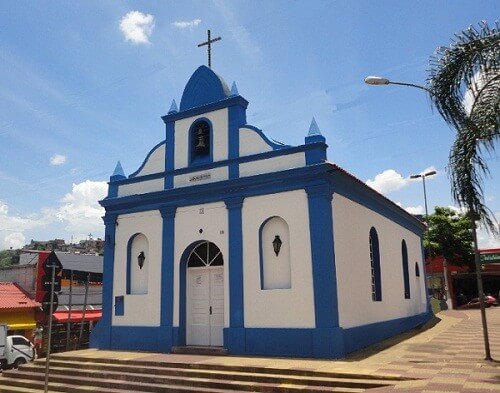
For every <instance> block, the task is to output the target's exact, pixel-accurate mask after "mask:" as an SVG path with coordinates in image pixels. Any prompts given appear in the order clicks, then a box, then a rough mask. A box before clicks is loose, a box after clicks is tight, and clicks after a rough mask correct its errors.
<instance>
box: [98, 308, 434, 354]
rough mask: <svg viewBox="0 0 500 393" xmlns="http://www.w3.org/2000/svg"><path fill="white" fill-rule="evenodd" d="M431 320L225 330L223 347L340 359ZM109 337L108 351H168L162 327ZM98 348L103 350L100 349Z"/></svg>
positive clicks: (122, 330) (129, 329) (120, 329)
mask: <svg viewBox="0 0 500 393" xmlns="http://www.w3.org/2000/svg"><path fill="white" fill-rule="evenodd" d="M431 317H432V313H429V312H425V313H422V314H417V315H413V316H410V317H404V318H398V319H393V320H390V321H383V322H377V323H372V324H369V325H363V326H357V327H353V328H348V329H343V328H340V327H336V328H329V329H328V328H323V329H318V328H311V329H293V328H291V329H290V328H224V346H225V347H226V348H228V350H229V353H230V354H231V355H258V356H293V357H305V358H325V359H338V358H342V357H345V356H346V355H347V354H348V353H350V352H354V351H356V350H358V349H361V348H364V347H367V346H369V345H371V344H374V343H377V342H379V341H382V340H384V339H386V338H389V337H392V336H394V335H396V334H399V333H403V332H405V331H408V330H411V329H414V328H417V327H418V326H421V325H423V324H425V323H426V322H427V321H429V319H430V318H431ZM99 323H100V322H99ZM97 326H99V324H98V325H97ZM97 326H96V327H95V328H94V330H93V331H92V334H91V336H92V335H93V334H94V331H95V330H96V329H97ZM179 330H180V327H179V328H177V327H174V328H172V329H171V331H172V335H173V337H174V338H176V337H179V336H180V334H179ZM110 336H111V337H112V340H111V341H110V345H109V347H108V348H112V349H119V350H129V351H130V350H138V351H152V352H168V351H167V350H165V345H164V344H163V340H164V339H165V332H164V328H163V327H161V326H160V327H149V326H113V327H112V328H111V334H110ZM131 337H133V339H131ZM176 341H177V342H178V341H180V340H174V342H175V345H178V344H177V342H176ZM99 348H101V349H103V347H101V346H99Z"/></svg>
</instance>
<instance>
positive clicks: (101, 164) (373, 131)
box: [0, 0, 500, 248]
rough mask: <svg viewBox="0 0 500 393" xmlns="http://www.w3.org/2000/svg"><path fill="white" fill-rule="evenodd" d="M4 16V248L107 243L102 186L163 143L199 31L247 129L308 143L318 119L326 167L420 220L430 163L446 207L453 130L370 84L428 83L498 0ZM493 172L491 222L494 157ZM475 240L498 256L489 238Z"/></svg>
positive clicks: (491, 14) (0, 151)
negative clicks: (36, 242)
mask: <svg viewBox="0 0 500 393" xmlns="http://www.w3.org/2000/svg"><path fill="white" fill-rule="evenodd" d="M495 9H496V10H497V12H495ZM133 11H138V12H140V13H141V14H129V13H130V12H133ZM127 14H128V15H129V16H128V18H126V19H125V22H124V23H122V24H121V22H122V21H123V20H124V17H126V15H127ZM0 17H1V20H2V21H3V24H2V26H1V27H0V86H1V88H0V248H2V247H6V246H12V245H14V246H16V245H17V244H19V243H21V242H23V241H24V240H26V241H29V240H30V239H32V238H35V239H49V238H54V237H62V238H65V239H67V240H70V239H71V237H72V236H73V237H74V239H80V238H82V237H84V236H85V235H86V234H88V233H89V232H92V233H93V234H94V235H95V236H99V235H102V233H103V226H102V223H101V222H100V220H99V216H100V215H102V211H101V210H100V208H99V206H98V205H97V204H96V200H97V199H99V198H102V196H103V195H104V194H105V192H106V184H105V181H106V180H107V179H108V178H109V175H110V174H111V172H112V171H113V168H114V165H115V164H116V161H117V160H121V162H122V164H123V167H124V169H125V171H126V172H127V173H128V174H130V173H132V172H133V171H135V170H136V169H137V168H138V166H139V165H140V164H141V162H142V160H143V159H144V157H145V155H146V154H147V152H148V151H149V150H150V148H151V147H152V146H154V145H155V144H156V143H158V142H159V141H161V140H162V139H164V132H165V130H164V125H163V123H162V121H161V119H160V116H162V115H164V114H166V112H167V110H168V108H169V106H170V102H171V100H172V99H173V98H175V99H176V100H177V102H179V101H180V97H181V95H182V90H183V88H184V85H185V83H186V82H187V80H188V78H189V76H190V75H191V74H192V72H193V71H194V70H195V69H196V68H197V67H198V66H199V65H200V64H205V62H206V50H205V49H204V48H203V49H202V48H197V44H198V43H199V42H202V41H204V40H205V39H206V30H207V29H208V28H210V29H211V30H212V32H213V34H214V35H221V36H222V41H220V42H218V43H216V44H214V48H213V69H214V70H215V71H216V72H217V73H219V74H220V75H221V76H223V77H224V78H225V79H226V81H227V82H228V83H229V84H230V83H231V82H232V81H236V82H237V84H238V89H239V92H240V94H241V95H243V96H244V97H245V98H246V99H247V100H249V101H250V105H249V108H248V112H247V114H248V122H249V123H251V124H253V125H255V126H257V127H259V128H262V129H263V130H264V131H265V132H266V133H267V134H268V135H269V136H270V137H272V138H274V139H277V140H280V141H283V142H286V143H290V144H301V143H303V138H304V136H305V134H306V132H307V129H308V126H309V123H310V121H311V118H312V117H313V116H315V118H316V120H317V122H318V124H319V127H320V128H321V130H322V132H323V134H324V135H325V136H326V138H327V142H328V144H329V146H330V147H329V153H328V157H329V160H330V161H333V162H335V163H337V164H339V165H341V166H343V167H344V168H345V169H347V170H348V171H350V172H351V173H353V174H354V175H356V176H357V177H359V178H360V179H362V180H363V181H369V180H370V181H371V182H370V183H369V184H371V185H372V186H374V187H376V188H378V189H379V190H381V191H382V192H383V193H384V194H385V195H386V196H388V197H389V198H390V199H392V200H393V201H395V202H397V203H400V204H401V205H402V206H403V207H404V208H409V209H410V211H414V212H419V211H421V210H422V206H423V196H422V187H421V183H420V182H411V181H409V180H408V176H409V175H410V174H414V173H420V172H421V171H423V170H425V169H426V168H429V167H434V168H436V169H437V170H438V175H437V176H436V177H435V178H434V179H432V180H431V179H429V182H428V199H429V205H430V206H431V207H433V206H435V205H444V206H448V205H452V204H453V202H452V200H451V194H450V187H449V180H448V177H447V174H446V172H445V167H446V164H447V159H448V153H449V148H450V146H451V143H452V141H453V139H454V131H453V130H452V129H450V128H449V127H448V126H447V125H446V124H445V123H444V121H443V120H442V119H441V117H440V116H439V114H438V113H437V112H436V111H435V110H433V109H432V107H431V105H430V101H429V100H428V99H427V97H426V96H425V94H423V92H422V91H420V90H418V89H411V88H403V87H397V86H383V87H376V86H368V85H365V84H364V83H363V79H364V77H365V76H367V75H382V76H385V77H388V78H390V79H391V80H398V81H406V82H413V83H418V84H421V83H424V82H425V79H426V76H427V69H428V62H429V57H430V56H431V55H432V53H433V52H434V50H435V48H436V47H437V46H439V45H448V44H449V43H450V38H451V37H452V36H453V33H455V32H458V31H460V30H462V29H464V28H466V27H467V26H469V25H470V24H476V23H477V22H479V21H480V20H487V21H489V22H490V23H492V22H493V21H494V20H495V19H496V18H498V2H496V1H481V2H472V1H469V2H466V1H440V2H436V1H418V2H401V1H383V2H373V1H352V0H351V1H329V2H327V1H251V2H250V1H247V2H243V1H231V2H229V1H222V0H214V1H207V0H205V1H183V2H173V1H168V2H167V1H156V2H152V1H136V2H126V1H123V2H105V1H102V2H101V1H86V2H83V1H80V2H67V1H51V2H34V1H30V2H28V1H5V2H2V4H1V5H0ZM127 21H128V24H127ZM134 22H135V23H142V25H141V24H140V25H139V28H138V29H137V28H136V29H135V30H134ZM121 25H122V27H121ZM488 162H489V164H490V169H491V178H490V179H488V180H487V181H486V182H485V195H486V199H487V201H488V205H489V207H490V208H491V209H492V210H493V211H494V212H495V213H497V214H498V215H499V217H500V199H499V198H500V193H499V191H500V182H499V181H498V179H499V178H500V171H499V168H500V159H498V158H496V156H495V157H491V158H490V160H489V161H488ZM377 175H378V177H377ZM495 180H496V181H495ZM481 243H482V245H483V246H485V247H486V246H494V245H500V241H499V240H498V239H492V238H488V237H487V236H486V235H485V234H484V233H483V234H482V235H481Z"/></svg>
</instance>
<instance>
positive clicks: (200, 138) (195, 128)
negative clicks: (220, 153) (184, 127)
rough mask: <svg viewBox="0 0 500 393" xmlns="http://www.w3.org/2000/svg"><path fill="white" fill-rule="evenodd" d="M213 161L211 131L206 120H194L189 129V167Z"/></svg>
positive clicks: (209, 123)
mask: <svg viewBox="0 0 500 393" xmlns="http://www.w3.org/2000/svg"><path fill="white" fill-rule="evenodd" d="M212 161H213V129H212V123H211V122H210V120H208V119H206V118H201V119H198V120H196V121H195V122H194V123H193V124H192V125H191V127H190V129H189V165H197V164H205V163H209V162H212Z"/></svg>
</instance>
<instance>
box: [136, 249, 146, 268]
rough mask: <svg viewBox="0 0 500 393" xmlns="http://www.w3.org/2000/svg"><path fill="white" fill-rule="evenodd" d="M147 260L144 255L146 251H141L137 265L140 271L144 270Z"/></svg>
mask: <svg viewBox="0 0 500 393" xmlns="http://www.w3.org/2000/svg"><path fill="white" fill-rule="evenodd" d="M145 260H146V256H145V255H144V251H141V253H140V254H139V256H138V257H137V263H138V264H139V269H142V267H143V266H144V261H145Z"/></svg>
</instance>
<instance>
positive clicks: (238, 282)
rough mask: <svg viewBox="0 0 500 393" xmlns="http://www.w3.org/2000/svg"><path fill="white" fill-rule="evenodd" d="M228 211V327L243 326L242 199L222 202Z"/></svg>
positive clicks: (237, 198) (230, 199)
mask: <svg viewBox="0 0 500 393" xmlns="http://www.w3.org/2000/svg"><path fill="white" fill-rule="evenodd" d="M224 202H225V204H226V208H227V210H228V232H229V234H228V243H229V255H228V260H229V300H230V301H229V308H230V311H229V326H230V327H234V328H240V327H244V326H245V322H244V315H245V314H244V306H243V287H244V283H243V228H242V214H241V208H242V206H243V198H240V197H236V198H228V199H225V200H224Z"/></svg>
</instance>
